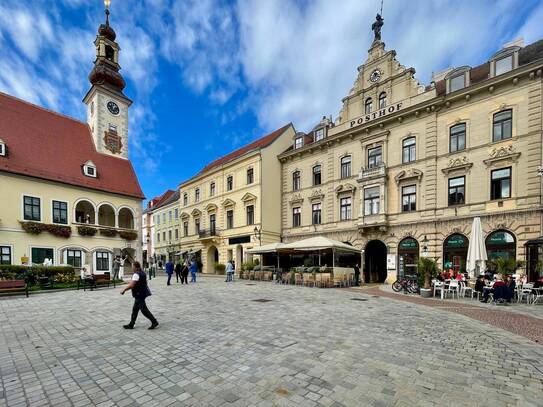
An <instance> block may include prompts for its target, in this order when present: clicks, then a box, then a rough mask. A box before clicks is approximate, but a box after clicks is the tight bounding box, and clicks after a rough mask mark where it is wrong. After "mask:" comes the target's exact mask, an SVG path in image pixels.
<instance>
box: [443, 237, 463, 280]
mask: <svg viewBox="0 0 543 407" xmlns="http://www.w3.org/2000/svg"><path fill="white" fill-rule="evenodd" d="M468 246H469V240H468V238H467V237H466V236H464V235H462V234H459V233H455V234H453V235H450V236H449V237H448V238H447V239H445V241H444V242H443V260H444V262H443V265H444V267H445V268H449V269H452V270H454V271H455V272H456V273H465V272H466V260H467V257H468Z"/></svg>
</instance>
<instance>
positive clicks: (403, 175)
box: [394, 168, 422, 185]
mask: <svg viewBox="0 0 543 407" xmlns="http://www.w3.org/2000/svg"><path fill="white" fill-rule="evenodd" d="M412 178H416V179H417V181H418V182H420V180H421V179H422V171H420V170H417V169H416V168H412V169H409V170H404V171H400V172H399V173H398V175H396V176H395V177H394V181H396V184H397V185H398V184H399V183H400V182H401V181H404V180H406V179H412Z"/></svg>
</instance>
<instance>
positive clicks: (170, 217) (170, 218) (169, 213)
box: [168, 211, 172, 222]
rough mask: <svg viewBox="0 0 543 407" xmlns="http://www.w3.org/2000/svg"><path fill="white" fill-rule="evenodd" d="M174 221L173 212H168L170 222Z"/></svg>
mask: <svg viewBox="0 0 543 407" xmlns="http://www.w3.org/2000/svg"><path fill="white" fill-rule="evenodd" d="M171 221H172V211H168V222H171Z"/></svg>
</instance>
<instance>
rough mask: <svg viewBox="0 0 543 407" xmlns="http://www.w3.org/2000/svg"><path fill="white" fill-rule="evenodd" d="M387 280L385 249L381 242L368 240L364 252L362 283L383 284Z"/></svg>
mask: <svg viewBox="0 0 543 407" xmlns="http://www.w3.org/2000/svg"><path fill="white" fill-rule="evenodd" d="M386 278H387V247H386V245H385V244H384V243H383V242H382V241H381V240H370V241H369V242H368V244H367V245H366V248H365V250H364V282H366V283H384V282H385V280H386Z"/></svg>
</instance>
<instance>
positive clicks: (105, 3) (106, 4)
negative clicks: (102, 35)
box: [104, 0, 111, 25]
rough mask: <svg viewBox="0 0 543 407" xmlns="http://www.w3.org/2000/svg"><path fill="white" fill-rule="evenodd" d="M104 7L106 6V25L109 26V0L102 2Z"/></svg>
mask: <svg viewBox="0 0 543 407" xmlns="http://www.w3.org/2000/svg"><path fill="white" fill-rule="evenodd" d="M104 5H105V6H106V25H109V6H110V5H111V0H104Z"/></svg>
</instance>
